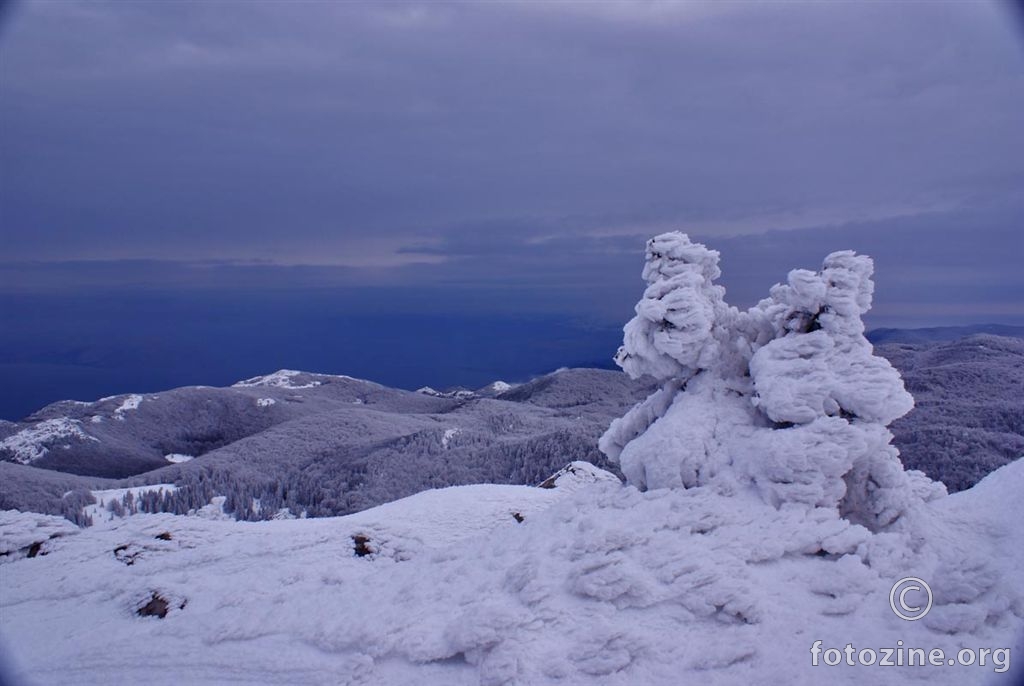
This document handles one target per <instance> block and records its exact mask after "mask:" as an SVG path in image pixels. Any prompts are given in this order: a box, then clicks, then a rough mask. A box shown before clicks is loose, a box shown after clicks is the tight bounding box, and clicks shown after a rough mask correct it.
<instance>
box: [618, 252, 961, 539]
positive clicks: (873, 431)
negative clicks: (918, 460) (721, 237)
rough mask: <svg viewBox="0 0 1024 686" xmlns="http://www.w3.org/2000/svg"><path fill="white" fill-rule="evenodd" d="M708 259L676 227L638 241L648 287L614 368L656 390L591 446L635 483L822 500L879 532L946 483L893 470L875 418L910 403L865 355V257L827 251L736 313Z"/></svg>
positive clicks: (877, 360)
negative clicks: (643, 245)
mask: <svg viewBox="0 0 1024 686" xmlns="http://www.w3.org/2000/svg"><path fill="white" fill-rule="evenodd" d="M718 260H719V254H718V253H717V252H716V251H714V250H709V249H708V248H706V247H704V246H703V245H700V244H698V243H693V242H691V241H690V239H689V238H688V237H687V236H686V234H683V233H680V232H672V233H665V234H662V235H660V236H656V237H655V238H653V239H651V240H650V241H649V242H648V244H647V253H646V264H645V266H644V270H643V278H644V279H645V281H646V282H647V288H646V290H645V291H644V295H643V298H642V299H641V300H640V301H639V302H638V303H637V305H636V316H635V317H634V318H633V319H632V320H630V321H629V322H628V323H627V324H626V327H625V335H624V342H623V346H622V347H621V348H620V349H619V352H618V353H617V355H616V358H615V359H616V362H618V364H619V365H620V366H621V367H622V368H623V369H624V370H625V371H626V372H627V373H628V374H629V375H630V376H632V377H634V378H638V377H641V376H645V375H648V376H652V377H654V378H655V379H657V380H658V381H659V382H660V383H661V386H660V388H659V389H658V390H656V391H655V392H654V393H653V394H652V395H650V396H649V397H648V398H647V399H646V400H644V401H643V402H641V403H639V404H638V405H637V406H635V407H634V408H633V409H632V410H630V411H629V412H628V413H627V414H626V415H625V416H624V417H622V418H621V419H618V420H616V421H614V422H613V423H612V425H611V427H610V428H609V430H608V431H607V432H606V433H605V435H604V436H602V438H601V441H600V447H601V450H602V451H603V452H604V453H605V454H606V455H608V456H609V458H610V459H612V460H613V461H617V462H618V463H619V465H620V466H621V468H622V472H623V474H624V475H625V476H626V478H627V480H628V482H629V483H631V484H633V485H635V486H637V487H638V488H640V489H658V488H693V487H696V486H703V485H712V484H713V485H716V486H718V487H719V488H722V489H727V490H739V489H747V488H750V489H753V490H754V491H756V492H757V493H758V494H759V496H760V497H761V498H762V500H764V501H765V502H766V503H768V504H770V505H772V506H774V507H777V508H779V507H782V506H783V505H785V504H799V505H802V506H804V507H807V508H835V509H837V510H838V511H839V512H840V513H841V514H842V515H843V516H844V517H845V518H847V519H849V520H850V521H851V522H853V523H856V524H861V525H863V526H865V527H867V528H868V529H870V530H872V531H880V530H884V529H885V528H886V527H888V526H889V525H891V524H892V523H893V522H895V521H896V520H897V519H898V518H899V517H900V516H901V515H902V514H904V513H905V512H907V511H908V510H909V509H910V508H912V507H913V506H914V505H916V504H918V503H920V502H923V501H927V500H931V499H933V498H936V497H939V496H941V495H943V494H944V493H945V488H944V487H943V486H942V485H941V484H940V483H937V482H932V481H931V480H929V479H928V478H927V477H925V476H924V474H922V473H920V472H914V471H909V472H908V471H905V470H904V469H903V466H902V464H901V463H900V461H899V454H898V451H897V450H896V449H895V448H894V447H893V446H892V445H891V441H892V434H891V433H890V432H889V430H888V428H887V425H888V424H889V423H890V422H892V421H893V420H895V419H897V418H899V417H901V416H903V415H905V414H906V413H907V412H909V411H910V410H911V409H912V408H913V406H914V402H913V398H912V397H911V396H910V394H909V393H907V392H906V390H905V389H904V387H903V383H902V380H901V378H900V375H899V373H898V372H897V371H896V370H895V369H894V368H893V367H892V365H890V364H889V362H888V361H887V360H886V359H884V358H882V357H878V356H875V355H874V354H873V350H872V346H871V343H869V342H868V340H867V339H866V338H865V337H864V323H863V321H862V319H861V317H862V316H863V315H864V313H866V312H867V311H868V310H869V309H870V307H871V298H872V293H873V290H874V284H873V282H872V280H871V275H872V272H873V264H872V261H871V259H870V258H868V257H866V256H862V255H857V254H855V253H853V252H851V251H841V252H835V253H832V254H831V255H829V256H827V257H826V258H825V260H824V263H823V265H822V268H821V269H820V270H819V271H817V272H812V271H808V270H805V269H796V270H793V271H791V272H790V273H789V277H788V279H787V282H786V283H785V284H778V285H776V286H774V287H773V288H772V289H771V291H770V295H769V297H768V298H766V299H764V300H762V301H761V302H759V303H758V304H757V305H756V306H754V307H752V308H750V309H748V310H746V311H740V310H738V309H737V308H735V307H732V306H730V305H728V304H727V303H726V301H725V290H724V288H722V287H721V286H719V285H717V284H715V283H714V281H715V279H717V278H718V277H719V276H720V275H721V271H720V269H719V267H718Z"/></svg>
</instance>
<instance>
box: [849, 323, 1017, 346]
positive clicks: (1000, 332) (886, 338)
mask: <svg viewBox="0 0 1024 686" xmlns="http://www.w3.org/2000/svg"><path fill="white" fill-rule="evenodd" d="M974 334H989V335H991V336H1006V337H1008V338H1024V326H1011V325H1008V324H973V325H970V326H932V327H925V328H920V329H884V328H883V329H872V330H870V331H868V332H867V339H868V340H869V341H871V342H872V343H875V344H879V343H944V342H949V341H955V340H957V339H959V338H965V337H967V336H973V335H974Z"/></svg>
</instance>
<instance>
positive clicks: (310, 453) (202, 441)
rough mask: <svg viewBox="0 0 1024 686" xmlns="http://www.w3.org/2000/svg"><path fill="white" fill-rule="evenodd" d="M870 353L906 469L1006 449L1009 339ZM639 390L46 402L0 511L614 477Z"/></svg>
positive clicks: (215, 393)
mask: <svg viewBox="0 0 1024 686" xmlns="http://www.w3.org/2000/svg"><path fill="white" fill-rule="evenodd" d="M878 352H879V353H880V354H882V355H884V356H885V357H887V358H888V359H889V360H890V361H891V362H892V363H893V364H894V365H895V366H896V367H897V368H898V369H899V370H900V371H901V373H902V374H903V377H904V380H905V383H906V386H907V389H908V390H909V391H910V392H911V393H912V394H913V395H914V396H915V398H916V403H917V407H916V409H915V410H913V411H912V412H911V413H910V414H909V415H907V416H906V417H904V418H902V419H900V420H897V421H896V422H895V423H894V424H893V426H892V430H893V432H894V434H895V436H896V441H895V443H896V445H897V447H899V449H900V451H901V457H902V460H903V462H904V464H906V465H907V466H908V467H910V468H914V469H920V470H922V471H924V472H926V473H927V474H928V475H929V476H931V477H933V478H936V479H939V480H942V481H944V482H945V483H946V485H947V486H948V487H949V488H950V490H954V491H955V490H962V489H964V488H968V487H969V486H971V485H972V484H974V483H976V482H977V481H978V480H979V479H980V478H981V477H983V476H984V475H985V474H987V473H989V472H990V471H992V470H994V469H996V468H998V467H999V466H1001V465H1003V464H1006V463H1007V462H1010V461H1011V460H1013V459H1015V458H1017V457H1020V456H1021V455H1024V403H1021V401H1020V400H1019V397H1018V396H1019V389H1020V388H1021V387H1024V340H1021V339H1019V338H1011V337H1005V336H993V335H987V334H977V335H973V336H969V337H966V338H962V339H959V340H955V341H951V342H912V343H908V342H894V341H886V342H884V343H881V344H879V345H878ZM506 386H507V387H506ZM650 390H651V386H650V384H649V383H647V382H645V381H643V380H641V381H633V380H630V379H629V378H628V377H627V376H626V375H625V374H623V373H621V372H617V371H606V370H599V369H566V370H559V371H557V372H553V373H551V374H545V375H542V376H539V377H537V378H535V379H533V380H531V381H529V382H526V383H523V384H519V385H514V386H513V385H511V384H502V383H497V384H489V385H488V386H485V387H483V388H481V389H478V390H477V391H468V390H465V389H452V390H449V391H446V392H438V391H433V390H432V389H426V388H425V389H421V390H420V391H419V392H413V391H405V390H401V389H394V388H388V387H386V386H382V385H380V384H376V383H373V382H370V381H365V380H362V379H354V378H352V377H347V376H339V375H327V374H314V373H308V372H299V371H293V370H281V371H279V372H275V373H273V374H268V375H265V376H260V377H254V378H252V379H246V380H244V381H240V382H238V383H236V384H235V385H233V386H230V387H225V388H211V387H204V386H190V387H184V388H177V389H173V390H170V391H165V392H162V393H147V394H124V395H118V396H112V397H108V398H103V399H100V400H98V401H95V402H92V403H85V402H78V401H62V402H58V403H54V404H52V405H49V406H47V407H45V408H43V409H42V410H40V411H38V412H36V413H34V414H33V415H31V416H30V417H28V418H26V419H25V420H24V421H22V422H0V508H17V509H22V510H34V511H39V512H44V513H50V514H63V515H65V516H68V517H69V518H71V519H75V518H76V517H79V516H80V513H83V512H85V511H86V510H85V508H86V506H88V505H89V503H88V501H89V498H90V495H89V493H90V492H91V491H93V490H109V489H118V488H127V487H137V486H144V485H148V484H176V485H177V488H176V489H175V490H173V491H168V492H166V493H164V494H162V495H161V496H160V498H159V500H158V501H152V499H151V500H150V501H149V502H147V503H146V504H145V505H144V506H145V507H148V508H153V509H154V510H155V511H169V512H179V513H183V512H187V511H189V510H192V509H197V508H201V507H204V506H205V505H207V504H208V503H209V502H210V500H211V498H213V497H214V496H221V497H223V498H225V502H224V508H225V511H226V512H227V513H228V514H230V515H232V516H234V517H236V518H239V519H265V518H268V517H270V516H272V515H273V514H274V513H276V512H278V511H280V510H282V509H285V510H287V511H288V512H290V513H291V514H292V515H294V516H300V515H305V516H327V515H337V514H347V513H350V512H355V511H359V510H362V509H365V508H367V507H372V506H375V505H378V504H381V503H384V502H389V501H391V500H394V499H396V498H400V497H404V496H406V495H410V494H412V493H416V492H418V491H420V490H423V489H425V488H434V487H440V486H448V485H458V484H471V483H484V482H492V483H504V484H536V483H539V482H540V481H541V480H542V479H544V478H546V477H547V476H549V475H550V474H551V473H552V472H554V471H555V470H557V469H559V468H560V467H562V466H564V465H565V464H566V463H567V462H570V461H572V460H582V461H587V462H591V463H593V464H596V465H598V466H600V467H602V468H605V469H612V470H613V471H614V468H613V467H612V466H611V465H610V464H609V463H608V462H607V460H606V458H605V457H604V455H603V454H601V453H600V452H599V451H598V450H597V438H598V437H599V436H600V434H601V433H603V431H604V430H605V429H606V428H607V426H608V424H609V423H610V422H611V420H612V419H614V418H616V417H619V416H621V415H622V414H623V413H624V412H625V411H626V410H627V409H629V408H630V407H631V406H632V405H633V404H634V403H636V402H637V401H639V400H641V399H642V398H644V397H646V395H647V394H648V392H649V391H650Z"/></svg>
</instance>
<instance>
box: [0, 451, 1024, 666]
mask: <svg viewBox="0 0 1024 686" xmlns="http://www.w3.org/2000/svg"><path fill="white" fill-rule="evenodd" d="M584 469H585V470H586V472H587V474H585V475H581V476H580V478H578V479H575V478H574V479H572V484H571V485H574V486H576V487H575V488H571V487H556V488H553V489H542V488H530V487H522V486H490V485H481V486H463V487H454V488H448V489H443V490H438V491H427V492H424V493H421V494H419V495H416V496H413V497H410V498H406V499H404V500H401V501H396V502H393V503H389V504H387V505H383V506H380V507H377V508H373V509H371V510H367V511H364V512H361V513H358V514H355V515H350V516H347V517H340V518H331V519H316V520H313V519H300V520H290V521H270V522H260V523H245V522H234V521H209V520H205V519H201V518H194V517H175V516H172V515H139V516H135V517H130V518H126V519H123V520H115V521H113V522H100V523H98V524H97V525H96V526H93V527H91V528H88V529H83V530H79V531H77V532H73V530H70V527H69V526H68V525H67V523H66V522H62V521H61V520H59V519H55V518H48V517H45V516H42V515H23V514H20V513H4V514H3V515H2V516H0V534H2V540H3V541H4V542H5V544H6V543H7V542H8V541H13V542H16V543H15V544H16V545H19V546H25V545H29V544H30V542H31V541H30V539H34V538H37V537H39V536H38V534H39V532H43V536H42V537H43V538H45V540H46V543H45V545H44V547H43V549H42V552H41V553H40V554H39V555H36V556H35V557H32V558H22V559H17V560H15V561H13V562H10V563H8V564H4V565H3V566H2V567H0V570H2V571H0V574H2V578H3V593H2V595H0V617H2V618H3V622H2V628H0V633H2V639H3V647H4V648H6V650H7V652H8V653H9V654H10V655H12V656H13V658H14V660H15V664H16V665H17V669H18V670H19V671H18V675H19V676H24V677H25V678H26V679H31V683H35V684H41V685H42V684H67V683H110V682H141V681H145V682H146V683H151V684H180V683H189V684H224V683H260V684H374V685H376V684H411V683H418V684H444V685H446V686H447V685H457V684H623V685H625V684H629V685H630V686H632V685H633V684H673V685H675V684H682V683H700V684H751V683H763V684H814V685H815V686H816V685H817V684H822V683H833V684H835V683H838V684H864V683H872V684H905V683H929V684H983V683H989V680H990V679H991V678H992V677H993V676H999V675H998V674H995V673H994V670H993V664H992V662H991V659H990V661H989V664H988V666H986V667H978V666H971V667H967V666H955V667H954V666H942V667H883V666H873V667H866V666H857V667H850V666H837V667H829V666H826V665H824V664H821V665H820V666H817V667H813V666H812V665H811V653H810V649H811V646H812V644H813V642H814V641H816V640H821V641H823V646H824V647H825V648H828V647H836V648H840V649H841V648H842V647H843V646H845V645H846V644H847V643H852V644H853V646H855V647H857V648H864V647H871V648H875V649H880V648H885V647H893V648H895V647H896V646H897V645H898V644H897V642H898V641H903V642H904V645H905V646H908V647H923V648H926V649H929V650H930V649H933V648H941V649H943V650H944V651H946V654H949V655H952V654H956V651H957V650H959V649H961V648H964V647H970V648H974V649H979V648H993V649H995V648H1000V647H1014V648H1015V646H1014V643H1013V641H1014V638H1015V636H1017V635H1019V631H1020V629H1021V627H1022V620H1021V617H1022V616H1024V602H1022V598H1024V578H1022V577H1021V575H1020V574H1019V569H1020V568H1021V567H1022V566H1024V532H1022V530H1021V527H1020V522H1019V516H1018V515H1017V514H1016V513H1015V511H1014V508H1013V504H1014V503H1015V502H1016V501H1017V499H1018V497H1019V494H1020V492H1021V491H1022V489H1024V461H1018V462H1016V463H1013V464H1011V465H1009V466H1007V467H1004V468H1003V469H1001V470H999V471H998V472H995V473H994V474H992V475H990V476H989V477H988V478H986V479H985V480H984V481H983V482H981V483H980V484H979V485H978V486H976V487H975V488H973V489H971V490H969V491H965V492H963V493H960V494H955V495H952V496H949V497H945V498H941V499H939V500H937V501H933V502H930V503H924V504H921V505H919V509H918V510H916V511H915V512H914V513H912V514H911V515H908V516H907V517H905V519H904V523H903V525H902V528H901V529H900V530H899V531H897V532H892V533H887V534H871V533H870V532H868V531H866V530H864V529H863V528H861V527H857V526H855V525H851V524H850V523H849V522H846V521H845V520H842V519H839V518H838V517H836V516H835V514H834V512H830V511H825V510H821V511H817V510H811V511H809V512H807V511H804V510H802V509H796V508H794V509H792V510H789V511H787V510H785V509H784V510H782V511H777V510H775V509H774V508H772V507H771V506H768V505H766V504H764V503H763V502H762V501H761V500H760V498H758V497H756V496H755V495H753V494H752V493H738V494H731V495H730V494H723V493H718V492H715V491H714V490H713V489H711V488H707V487H698V488H694V489H689V490H672V489H664V490H655V491H649V492H646V493H643V492H640V491H638V490H637V489H635V488H633V487H629V486H622V485H619V484H617V483H614V482H613V481H612V480H609V479H600V478H598V475H596V474H595V473H591V472H592V471H593V470H592V468H586V467H584ZM587 482H589V485H585V484H586V483H587ZM581 483H582V484H584V485H581ZM569 485H570V483H568V482H563V484H562V486H569ZM519 519H522V522H519V521H518V520H519ZM58 525H59V526H58ZM54 527H57V528H56V529H55V528H54ZM50 529H53V531H54V532H57V533H59V534H60V535H59V536H58V537H56V538H52V539H51V538H49V534H50V533H51V531H50ZM58 529H59V531H58ZM7 547H11V546H9V545H8V546H7ZM359 553H364V554H363V555H360V554H359ZM0 559H2V558H0ZM910 575H913V576H919V577H921V578H923V579H926V580H928V581H929V582H930V583H931V585H932V587H933V589H934V591H935V606H934V608H933V609H932V610H931V612H930V614H929V615H928V616H927V617H925V619H924V620H922V621H915V622H908V621H904V620H901V619H899V618H898V617H896V616H895V615H894V614H893V612H892V610H891V608H890V606H889V598H888V594H889V591H890V588H891V586H892V584H893V582H894V581H895V580H897V579H899V578H901V577H903V576H910ZM154 594H155V595H154ZM155 599H158V600H159V602H157V600H155ZM154 603H155V604H154ZM161 603H162V604H163V605H162V604H161ZM144 607H146V608H149V610H148V611H150V612H154V611H155V612H157V613H158V614H159V612H160V611H165V612H166V616H165V617H163V618H159V617H157V616H139V615H138V610H139V609H140V608H144ZM1014 657H1016V655H1014ZM997 683H998V682H997Z"/></svg>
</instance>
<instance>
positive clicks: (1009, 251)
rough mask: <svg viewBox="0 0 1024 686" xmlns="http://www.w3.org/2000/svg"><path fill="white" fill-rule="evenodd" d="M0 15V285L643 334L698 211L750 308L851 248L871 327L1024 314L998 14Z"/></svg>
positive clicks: (71, 5)
mask: <svg viewBox="0 0 1024 686" xmlns="http://www.w3.org/2000/svg"><path fill="white" fill-rule="evenodd" d="M8 10H9V11H8V12H6V19H5V21H4V22H3V25H2V27H0V77H2V78H0V118H2V119H0V153H2V163H0V164H2V168H0V174H2V178H0V182H2V183H0V222H2V223H0V239H2V255H0V262H2V263H3V264H2V265H0V292H2V293H6V294H7V296H6V297H13V296H11V295H10V294H11V293H17V294H21V295H24V294H26V293H42V292H46V293H51V294H53V293H60V292H63V291H67V290H69V289H74V290H75V291H76V292H82V290H83V289H86V290H88V289H103V288H106V289H110V290H116V289H119V288H120V289H126V288H127V289H134V290H142V291H144V290H146V289H154V290H156V291H160V290H171V291H174V290H176V289H185V290H187V289H200V290H201V289H204V288H205V289H212V290H216V291H218V292H226V291H231V290H232V289H236V290H238V291H245V292H253V291H254V290H258V289H260V288H264V289H277V290H281V289H284V290H287V289H298V290H301V289H304V288H315V289H320V290H323V289H328V290H330V289H334V290H336V291H337V292H338V293H339V296H338V297H339V302H341V301H344V302H346V303H349V305H350V306H351V307H352V308H355V309H358V308H360V307H366V308H368V309H370V310H373V309H374V308H375V307H377V308H378V309H379V307H378V305H379V303H380V302H387V303H389V305H388V306H389V307H391V308H393V309H395V310H396V311H403V310H415V311H417V312H424V311H458V312H466V311H472V310H473V309H474V308H477V309H480V310H486V309H488V308H495V309H496V310H498V311H509V312H519V313H550V312H559V311H571V312H574V313H575V314H577V315H579V316H580V317H583V318H588V317H589V318H596V319H600V320H601V321H602V322H612V321H614V322H621V321H623V320H624V319H625V318H626V317H628V316H629V314H630V307H631V304H632V303H633V302H634V301H635V300H636V299H637V297H638V296H639V294H640V289H641V284H640V281H639V278H638V275H639V267H640V260H641V251H642V247H643V241H644V239H645V238H646V237H647V236H649V235H651V234H654V233H657V232H660V231H662V230H666V229H682V230H686V231H689V232H690V233H691V234H694V235H697V236H698V237H701V238H702V239H705V240H706V241H707V242H708V243H709V244H710V245H711V246H712V247H716V248H719V249H720V250H721V251H722V253H723V262H724V267H725V270H726V274H725V276H724V278H723V281H724V283H725V284H726V286H727V288H728V289H729V292H730V294H732V296H733V299H734V301H735V302H736V304H739V305H749V304H751V303H753V302H754V301H756V300H757V299H758V298H759V297H760V296H761V295H762V294H763V293H764V292H765V291H766V289H767V287H768V286H770V285H771V284H772V283H774V282H775V281H778V280H780V279H783V278H784V277H785V273H786V271H787V270H788V269H790V268H793V267H811V268H813V267H815V266H817V265H818V264H820V260H821V258H822V257H823V256H824V255H825V254H826V253H828V252H831V251H832V250H836V249H843V248H847V247H853V248H856V249H858V250H861V251H864V252H868V253H871V254H872V255H873V256H874V257H875V258H876V260H877V263H878V270H879V273H878V282H879V290H878V297H877V299H876V304H877V309H876V312H875V314H874V315H873V316H874V319H873V321H874V322H875V323H876V324H885V325H910V326H913V325H926V324H943V323H964V322H970V321H974V322H981V321H1002V322H1011V323H1021V322H1024V297H1022V295H1024V276H1022V273H1024V270H1022V269H1021V267H1020V263H1021V259H1022V257H1024V250H1022V246H1024V243H1022V239H1021V233H1022V229H1024V226H1022V220H1024V193H1022V189H1024V133H1022V126H1021V117H1022V114H1021V113H1022V112H1024V40H1022V33H1021V24H1019V23H1017V22H1015V21H1014V20H1013V17H1012V14H1011V12H1010V7H1009V6H1008V5H1001V4H996V3H987V2H983V1H978V2H942V1H940V0H937V1H936V2H899V3H874V2H807V3H801V2H785V3H782V2H776V3H772V2H767V3H753V2H751V3H747V2H726V3H714V4H710V3H709V4H703V3H685V4H671V3H653V2H613V1H605V2H598V3H585V2H563V3H541V2H508V3H505V2H478V3H461V4H444V3H437V2H431V3H414V4H408V3H397V2H394V3H390V2H389V3H355V2H299V1H293V0H289V1H287V2H256V1H254V2H204V3H198V2H110V3H105V2H74V1H71V0H62V1H60V2H27V3H20V4H15V5H14V6H13V7H10V8H8ZM370 291H372V294H373V295H372V297H370V296H368V295H367V293H368V292H370ZM19 297H20V296H19Z"/></svg>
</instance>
